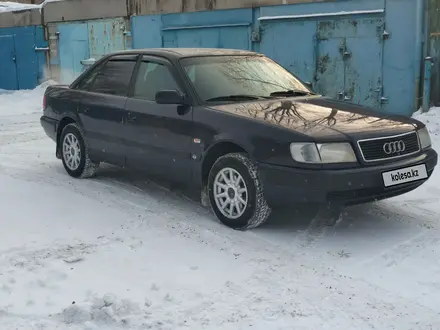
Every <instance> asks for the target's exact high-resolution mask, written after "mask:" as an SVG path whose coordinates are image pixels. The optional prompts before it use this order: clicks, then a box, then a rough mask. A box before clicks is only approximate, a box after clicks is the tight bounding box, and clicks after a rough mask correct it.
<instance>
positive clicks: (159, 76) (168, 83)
mask: <svg viewBox="0 0 440 330" xmlns="http://www.w3.org/2000/svg"><path fill="white" fill-rule="evenodd" d="M162 90H178V91H179V90H180V89H179V87H178V85H177V82H176V81H175V80H174V77H173V76H172V74H171V72H170V70H169V69H168V68H167V67H166V66H165V65H163V64H159V63H154V62H145V61H142V62H141V64H140V66H139V71H138V75H137V77H136V84H135V86H134V93H133V96H134V97H136V98H142V99H146V100H149V101H154V100H155V97H156V93H157V92H159V91H162Z"/></svg>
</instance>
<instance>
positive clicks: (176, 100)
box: [155, 90, 184, 104]
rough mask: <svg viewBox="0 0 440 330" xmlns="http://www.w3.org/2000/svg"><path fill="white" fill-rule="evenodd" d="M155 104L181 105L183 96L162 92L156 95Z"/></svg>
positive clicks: (177, 93)
mask: <svg viewBox="0 0 440 330" xmlns="http://www.w3.org/2000/svg"><path fill="white" fill-rule="evenodd" d="M155 100H156V103H157V104H183V103H184V96H183V95H182V94H181V93H179V92H178V91H175V90H174V91H173V90H164V91H160V92H157V93H156V96H155Z"/></svg>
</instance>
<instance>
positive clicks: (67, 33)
mask: <svg viewBox="0 0 440 330" xmlns="http://www.w3.org/2000/svg"><path fill="white" fill-rule="evenodd" d="M57 30H58V32H59V41H58V42H59V44H58V48H59V59H60V81H61V83H62V84H70V83H71V82H72V81H73V80H74V79H75V78H76V77H78V76H79V75H80V74H81V72H83V70H84V66H83V65H82V64H81V61H82V60H85V59H88V58H89V56H90V55H89V54H90V53H89V35H88V29H87V23H63V24H59V25H58V26H57Z"/></svg>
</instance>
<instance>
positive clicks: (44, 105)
mask: <svg viewBox="0 0 440 330" xmlns="http://www.w3.org/2000/svg"><path fill="white" fill-rule="evenodd" d="M44 109H46V95H44V96H43V110H44Z"/></svg>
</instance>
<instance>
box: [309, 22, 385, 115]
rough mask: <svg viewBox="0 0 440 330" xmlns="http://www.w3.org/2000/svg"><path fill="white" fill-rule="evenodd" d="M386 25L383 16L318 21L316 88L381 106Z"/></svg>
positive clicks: (329, 94) (345, 98) (364, 103)
mask: <svg viewBox="0 0 440 330" xmlns="http://www.w3.org/2000/svg"><path fill="white" fill-rule="evenodd" d="M383 28H384V22H383V18H381V17H377V18H373V17H368V18H354V19H340V20H331V21H319V22H318V24H317V39H318V40H317V42H318V45H317V46H318V47H317V67H316V69H317V72H316V90H317V91H318V92H320V93H322V94H324V95H327V96H330V97H333V98H339V99H342V100H347V101H350V102H353V103H356V104H362V105H366V106H371V107H376V108H379V107H380V106H381V102H380V93H379V92H380V88H381V85H382V51H383V40H382V38H381V34H382V32H383Z"/></svg>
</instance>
